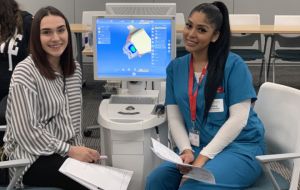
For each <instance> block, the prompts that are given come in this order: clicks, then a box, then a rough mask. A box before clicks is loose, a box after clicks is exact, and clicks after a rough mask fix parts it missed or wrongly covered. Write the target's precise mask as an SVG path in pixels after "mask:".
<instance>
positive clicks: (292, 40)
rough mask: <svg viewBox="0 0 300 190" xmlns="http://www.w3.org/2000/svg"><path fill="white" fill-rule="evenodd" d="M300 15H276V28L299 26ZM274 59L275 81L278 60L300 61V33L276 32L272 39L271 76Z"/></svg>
mask: <svg viewBox="0 0 300 190" xmlns="http://www.w3.org/2000/svg"><path fill="white" fill-rule="evenodd" d="M299 25H300V15H275V17H274V28H275V29H276V27H279V28H280V27H295V26H296V27H298V26H299ZM271 59H273V60H272V68H273V69H272V71H273V82H275V66H276V61H280V60H281V61H282V63H284V62H299V61H300V35H296V34H285V35H283V34H275V35H274V36H273V39H272V44H271V53H270V57H269V64H268V69H267V76H269V70H270V63H271Z"/></svg>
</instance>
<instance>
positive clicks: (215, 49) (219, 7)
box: [190, 1, 231, 120]
mask: <svg viewBox="0 0 300 190" xmlns="http://www.w3.org/2000/svg"><path fill="white" fill-rule="evenodd" d="M194 12H202V13H204V14H205V15H206V18H207V19H208V22H209V23H210V24H212V25H214V26H215V31H216V32H217V31H219V38H218V40H217V41H216V42H211V43H210V44H209V47H208V63H209V64H208V66H207V79H206V84H205V88H204V94H205V108H204V119H205V120H206V118H207V116H208V112H209V109H210V107H211V105H212V102H213V100H214V98H215V96H216V92H217V88H218V87H219V86H220V85H221V84H222V81H223V76H224V68H225V63H226V60H227V57H228V54H229V49H230V36H231V32H230V25H229V14H228V9H227V7H226V5H225V4H224V3H222V2H219V1H215V2H213V3H203V4H200V5H198V6H196V7H195V8H194V9H193V10H192V11H191V13H190V16H191V15H192V14H193V13H194Z"/></svg>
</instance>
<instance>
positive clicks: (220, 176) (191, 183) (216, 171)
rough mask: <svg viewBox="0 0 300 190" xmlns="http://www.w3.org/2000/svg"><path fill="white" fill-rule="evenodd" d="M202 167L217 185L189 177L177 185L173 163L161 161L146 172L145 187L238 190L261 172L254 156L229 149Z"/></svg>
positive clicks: (170, 189) (178, 175)
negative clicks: (212, 176) (211, 175)
mask: <svg viewBox="0 0 300 190" xmlns="http://www.w3.org/2000/svg"><path fill="white" fill-rule="evenodd" d="M258 154H260V153H258ZM261 154H262V153H261ZM203 168H205V169H207V170H209V171H211V172H212V173H213V175H214V177H215V180H216V184H214V185H212V184H208V183H205V182H200V181H196V180H193V179H188V180H186V181H185V182H184V183H183V184H182V185H181V186H180V187H179V185H180V181H181V178H182V174H181V173H180V172H179V170H178V169H177V167H176V165H175V164H173V163H170V162H164V163H162V164H161V165H159V166H158V167H157V168H156V169H154V170H153V171H152V172H151V173H150V174H149V175H148V177H147V181H146V186H145V189H146V190H177V189H179V190H191V189H193V190H232V189H235V190H237V189H244V188H246V187H248V186H250V185H251V184H253V183H254V182H255V180H256V179H257V178H258V177H259V175H260V174H261V166H260V164H259V163H258V161H257V160H256V159H255V157H254V156H253V157H252V156H249V155H244V154H239V153H235V152H232V151H229V150H228V151H226V150H224V151H222V152H221V153H219V154H218V155H217V156H216V157H215V158H214V159H212V160H209V161H208V162H207V163H206V164H205V165H204V166H203Z"/></svg>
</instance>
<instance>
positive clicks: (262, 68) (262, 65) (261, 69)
mask: <svg viewBox="0 0 300 190" xmlns="http://www.w3.org/2000/svg"><path fill="white" fill-rule="evenodd" d="M264 66H265V59H262V62H261V66H260V72H259V78H258V86H260V85H261V84H262V82H261V78H262V73H263V70H264ZM265 82H267V81H266V76H265Z"/></svg>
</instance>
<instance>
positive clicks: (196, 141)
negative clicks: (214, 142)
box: [189, 130, 200, 147]
mask: <svg viewBox="0 0 300 190" xmlns="http://www.w3.org/2000/svg"><path fill="white" fill-rule="evenodd" d="M189 139H190V142H191V145H193V146H197V147H199V145H200V138H199V131H198V130H192V131H191V132H190V133H189Z"/></svg>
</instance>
